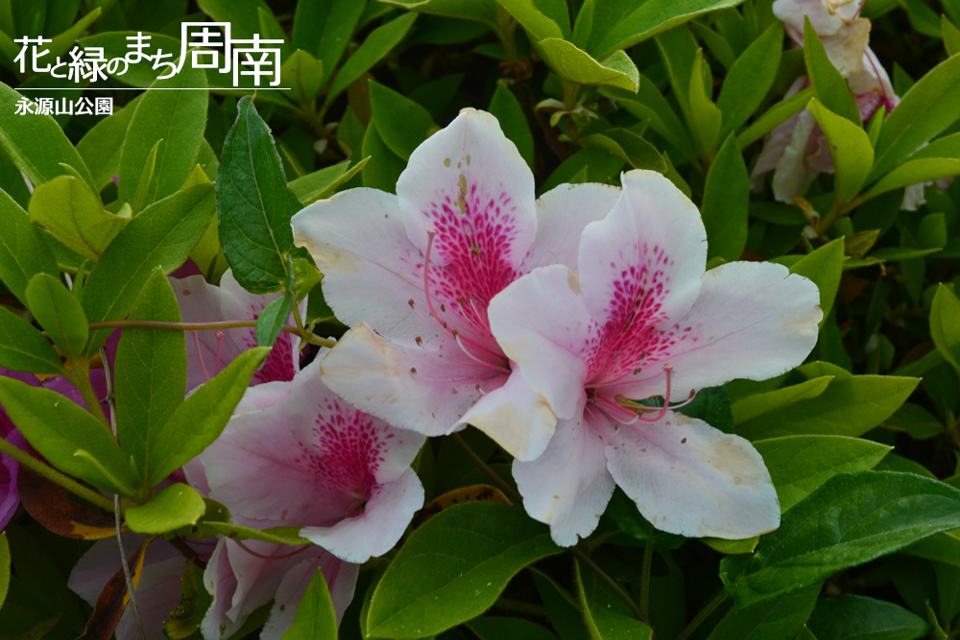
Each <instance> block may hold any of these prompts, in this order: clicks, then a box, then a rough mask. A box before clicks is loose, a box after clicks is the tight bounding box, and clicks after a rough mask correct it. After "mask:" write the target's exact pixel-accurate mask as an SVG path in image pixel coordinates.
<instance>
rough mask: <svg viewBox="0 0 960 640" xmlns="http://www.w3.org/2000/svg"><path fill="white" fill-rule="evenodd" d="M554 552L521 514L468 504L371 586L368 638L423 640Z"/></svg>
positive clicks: (486, 602) (424, 534) (546, 536)
mask: <svg viewBox="0 0 960 640" xmlns="http://www.w3.org/2000/svg"><path fill="white" fill-rule="evenodd" d="M560 551H561V549H560V548H559V547H557V546H556V545H555V544H554V543H553V541H552V540H551V539H550V532H549V530H548V529H547V527H546V526H544V525H542V524H540V523H539V522H536V521H534V520H532V519H530V518H529V517H527V515H526V513H524V512H523V510H522V509H519V508H517V507H512V506H507V505H504V504H499V503H493V502H471V503H466V504H461V505H457V506H454V507H451V508H449V509H446V510H444V511H442V512H440V513H439V514H438V515H436V516H434V517H433V518H431V519H430V520H428V521H427V522H426V523H425V524H424V525H422V526H421V527H420V528H419V529H417V530H416V531H414V532H413V533H412V534H411V535H410V537H409V538H408V539H407V541H406V543H405V544H404V545H403V547H402V548H401V549H400V553H399V554H397V557H396V558H395V559H394V560H393V562H392V563H391V564H390V566H389V567H388V568H387V571H386V573H384V575H383V579H382V580H381V581H380V583H379V584H378V585H377V588H376V591H375V592H374V594H373V600H372V601H371V603H370V611H369V614H368V616H367V632H368V634H369V635H370V636H372V637H391V638H397V639H403V638H424V637H428V636H431V635H434V634H436V633H439V632H440V631H443V630H445V629H449V628H450V627H453V626H455V625H457V624H460V623H462V622H465V621H466V620H469V619H471V618H474V617H476V616H477V615H479V614H481V613H482V612H483V611H485V610H486V609H488V608H489V607H490V606H491V605H492V604H493V603H494V602H495V601H496V599H497V597H498V596H499V595H500V592H501V591H503V589H504V587H506V586H507V583H508V582H509V581H510V579H511V578H512V577H513V576H514V575H515V574H516V573H517V572H518V571H520V569H522V568H523V567H525V566H527V565H528V564H530V563H532V562H535V561H536V560H539V559H541V558H545V557H547V556H550V555H554V554H557V553H559V552H560Z"/></svg>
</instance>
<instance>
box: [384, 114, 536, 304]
mask: <svg viewBox="0 0 960 640" xmlns="http://www.w3.org/2000/svg"><path fill="white" fill-rule="evenodd" d="M397 197H398V199H399V201H400V210H401V211H402V212H403V225H404V227H405V228H406V231H407V237H408V238H409V239H410V242H412V243H413V244H414V245H415V246H416V247H418V248H419V249H420V250H421V251H424V252H426V249H427V232H428V231H436V232H437V237H436V240H435V242H434V251H435V257H434V258H433V260H434V262H436V264H438V265H440V266H444V265H448V264H455V263H458V264H461V265H463V267H464V268H468V269H469V270H470V271H473V272H474V274H473V275H474V277H479V278H483V279H488V278H496V276H497V272H498V271H499V270H500V268H501V266H506V267H507V268H514V269H515V268H517V267H518V266H519V265H520V263H521V262H522V261H523V258H524V256H525V255H526V254H527V250H528V249H529V248H530V244H531V243H532V242H533V238H534V236H535V235H536V232H537V216H536V212H535V205H534V182H533V174H532V173H530V169H529V168H528V167H527V164H526V163H525V162H524V160H523V158H522V157H520V153H519V152H518V151H517V147H516V145H514V144H513V142H511V141H510V140H508V139H507V137H506V136H504V135H503V132H502V131H501V130H500V124H499V123H498V122H497V119H496V118H494V117H493V116H492V115H490V114H489V113H485V112H482V111H476V110H474V109H464V110H463V111H461V112H460V115H458V116H457V117H456V118H455V119H454V120H453V122H451V123H450V125H449V126H447V127H446V128H445V129H442V130H441V131H438V132H437V133H435V134H433V135H432V136H430V138H428V139H427V141H426V142H424V143H423V144H421V145H420V146H419V147H417V149H416V150H415V151H414V152H413V153H412V154H411V155H410V162H409V163H408V164H407V168H406V169H404V171H403V173H401V174H400V178H399V180H397ZM491 297H492V296H491Z"/></svg>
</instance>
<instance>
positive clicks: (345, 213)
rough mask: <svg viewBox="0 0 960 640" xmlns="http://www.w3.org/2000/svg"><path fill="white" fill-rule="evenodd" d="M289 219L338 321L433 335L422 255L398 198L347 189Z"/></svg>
mask: <svg viewBox="0 0 960 640" xmlns="http://www.w3.org/2000/svg"><path fill="white" fill-rule="evenodd" d="M291 223H292V224H293V233H294V238H295V240H296V243H297V245H299V246H302V247H306V248H307V250H308V251H309V252H310V255H312V256H313V259H314V260H316V262H317V268H318V269H320V271H321V272H322V273H323V295H324V299H325V300H326V302H327V304H329V305H330V307H331V308H332V309H333V311H334V313H336V314H337V317H338V318H339V319H340V320H342V321H343V322H345V323H346V324H348V325H350V326H353V325H356V324H359V323H360V322H366V323H367V324H369V325H370V326H371V327H373V328H374V329H375V330H376V331H378V332H380V333H382V334H384V335H387V336H390V337H391V338H393V339H396V340H406V341H412V340H413V339H414V338H415V337H416V336H426V335H428V334H429V335H433V333H434V332H435V331H436V329H437V325H436V323H434V322H433V321H431V320H430V319H429V318H428V317H427V316H426V315H425V314H426V313H427V311H426V297H425V295H424V286H423V255H422V253H421V252H420V250H419V249H417V247H415V246H413V245H412V244H411V243H410V241H409V240H408V239H407V233H406V230H405V229H404V226H403V222H402V221H401V219H400V207H399V204H398V202H397V197H396V196H394V195H393V194H389V193H384V192H383V191H378V190H377V189H350V190H349V191H345V192H343V193H338V194H337V195H335V196H333V197H332V198H330V199H329V200H320V201H319V202H316V203H314V204H312V205H310V206H308V207H307V208H305V209H303V210H302V211H300V212H299V213H297V214H296V215H295V216H293V219H292V220H291ZM358 291H362V292H363V295H357V292H358ZM410 301H413V304H412V305H411V304H410ZM421 309H422V310H423V311H421Z"/></svg>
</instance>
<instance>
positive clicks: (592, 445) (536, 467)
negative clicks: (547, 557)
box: [513, 406, 614, 547]
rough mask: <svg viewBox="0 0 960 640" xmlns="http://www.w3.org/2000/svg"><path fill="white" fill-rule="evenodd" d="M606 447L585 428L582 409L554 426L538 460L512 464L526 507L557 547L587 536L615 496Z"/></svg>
mask: <svg viewBox="0 0 960 640" xmlns="http://www.w3.org/2000/svg"><path fill="white" fill-rule="evenodd" d="M590 413H591V415H592V414H594V413H596V412H592V411H591V412H590ZM604 446H605V443H604V441H603V440H601V439H600V438H599V437H598V434H597V433H596V432H595V430H594V428H593V427H592V426H591V425H589V424H587V423H586V421H585V418H584V413H583V408H582V406H581V408H580V409H579V411H578V412H577V414H576V416H575V417H574V418H572V419H570V420H558V421H557V430H556V433H554V435H553V438H552V439H551V440H550V444H549V445H548V446H547V450H546V451H545V452H544V453H543V455H542V456H540V457H539V458H537V459H536V460H533V461H532V462H520V461H514V463H513V477H514V478H515V479H516V481H517V487H518V488H519V490H520V493H521V494H522V495H523V506H524V508H525V509H526V510H527V513H528V514H530V516H531V517H533V518H535V519H537V520H539V521H540V522H544V523H546V524H549V525H550V535H551V537H552V538H553V541H554V542H556V543H557V544H559V545H562V546H564V547H569V546H572V545H574V544H576V543H577V538H578V537H581V538H585V537H587V536H588V535H590V534H591V533H592V532H593V530H594V529H596V528H597V523H598V522H599V521H600V515H601V514H603V511H604V510H605V509H606V508H607V503H608V502H609V501H610V496H612V495H613V488H614V483H613V478H612V477H611V476H610V473H609V472H608V471H607V467H606V460H605V459H604V455H603V450H604Z"/></svg>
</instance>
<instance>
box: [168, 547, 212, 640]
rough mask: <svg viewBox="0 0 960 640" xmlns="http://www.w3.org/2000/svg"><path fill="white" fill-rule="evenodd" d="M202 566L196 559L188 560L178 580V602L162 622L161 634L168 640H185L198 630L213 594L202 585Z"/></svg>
mask: <svg viewBox="0 0 960 640" xmlns="http://www.w3.org/2000/svg"><path fill="white" fill-rule="evenodd" d="M203 572H204V571H203V568H201V567H199V566H198V565H197V561H196V560H188V561H187V568H186V569H185V570H184V572H183V578H182V579H181V580H180V604H179V605H177V608H176V609H174V610H173V611H172V612H171V613H170V617H169V618H167V619H166V620H165V621H164V622H163V634H164V635H165V636H166V637H167V638H169V639H170V640H186V639H187V638H189V637H190V636H192V635H193V634H195V633H196V632H198V631H199V630H200V624H201V623H202V622H203V618H204V616H205V615H206V613H207V611H209V609H210V605H211V604H213V596H211V595H210V594H209V593H207V590H206V588H205V587H204V586H203Z"/></svg>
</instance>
